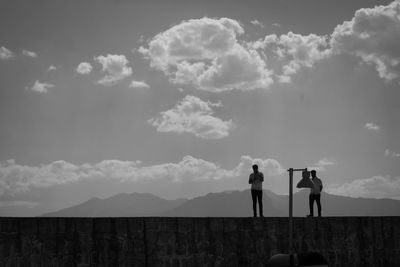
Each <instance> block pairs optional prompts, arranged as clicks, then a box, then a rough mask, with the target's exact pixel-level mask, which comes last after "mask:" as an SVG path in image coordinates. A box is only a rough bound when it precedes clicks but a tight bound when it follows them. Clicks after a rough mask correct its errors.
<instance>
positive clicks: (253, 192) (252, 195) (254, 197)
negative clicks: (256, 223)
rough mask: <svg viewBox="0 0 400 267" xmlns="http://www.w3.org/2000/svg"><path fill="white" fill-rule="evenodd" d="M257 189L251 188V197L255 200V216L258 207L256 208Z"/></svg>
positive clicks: (255, 215)
mask: <svg viewBox="0 0 400 267" xmlns="http://www.w3.org/2000/svg"><path fill="white" fill-rule="evenodd" d="M256 191H257V190H251V198H252V200H253V214H254V217H257V209H256V205H257V192H256Z"/></svg>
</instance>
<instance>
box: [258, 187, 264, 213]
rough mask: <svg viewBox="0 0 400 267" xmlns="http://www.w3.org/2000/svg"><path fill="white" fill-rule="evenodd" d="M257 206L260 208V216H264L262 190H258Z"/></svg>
mask: <svg viewBox="0 0 400 267" xmlns="http://www.w3.org/2000/svg"><path fill="white" fill-rule="evenodd" d="M257 193H258V208H259V209H260V217H264V214H263V203H262V195H263V191H262V190H258V192H257Z"/></svg>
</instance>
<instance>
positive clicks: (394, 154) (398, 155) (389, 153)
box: [385, 148, 400, 158]
mask: <svg viewBox="0 0 400 267" xmlns="http://www.w3.org/2000/svg"><path fill="white" fill-rule="evenodd" d="M385 156H386V157H392V158H400V153H397V152H394V151H392V150H390V149H388V148H387V149H385Z"/></svg>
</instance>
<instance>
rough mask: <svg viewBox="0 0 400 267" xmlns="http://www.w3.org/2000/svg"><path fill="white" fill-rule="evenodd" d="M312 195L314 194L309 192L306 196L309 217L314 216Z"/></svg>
mask: <svg viewBox="0 0 400 267" xmlns="http://www.w3.org/2000/svg"><path fill="white" fill-rule="evenodd" d="M313 196H314V195H313V194H310V195H309V196H308V203H309V205H310V216H311V217H312V216H314V197H313Z"/></svg>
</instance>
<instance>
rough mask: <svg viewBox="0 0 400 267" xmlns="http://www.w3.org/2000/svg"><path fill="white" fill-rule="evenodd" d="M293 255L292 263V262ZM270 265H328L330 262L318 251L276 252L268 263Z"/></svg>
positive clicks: (302, 266) (292, 266)
mask: <svg viewBox="0 0 400 267" xmlns="http://www.w3.org/2000/svg"><path fill="white" fill-rule="evenodd" d="M290 257H292V263H290ZM267 266H268V267H311V266H314V267H328V262H327V261H326V260H325V258H324V257H323V256H322V255H321V254H320V253H318V252H305V253H296V254H293V255H289V254H276V255H274V256H272V257H271V258H270V259H269V261H268V264H267Z"/></svg>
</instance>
